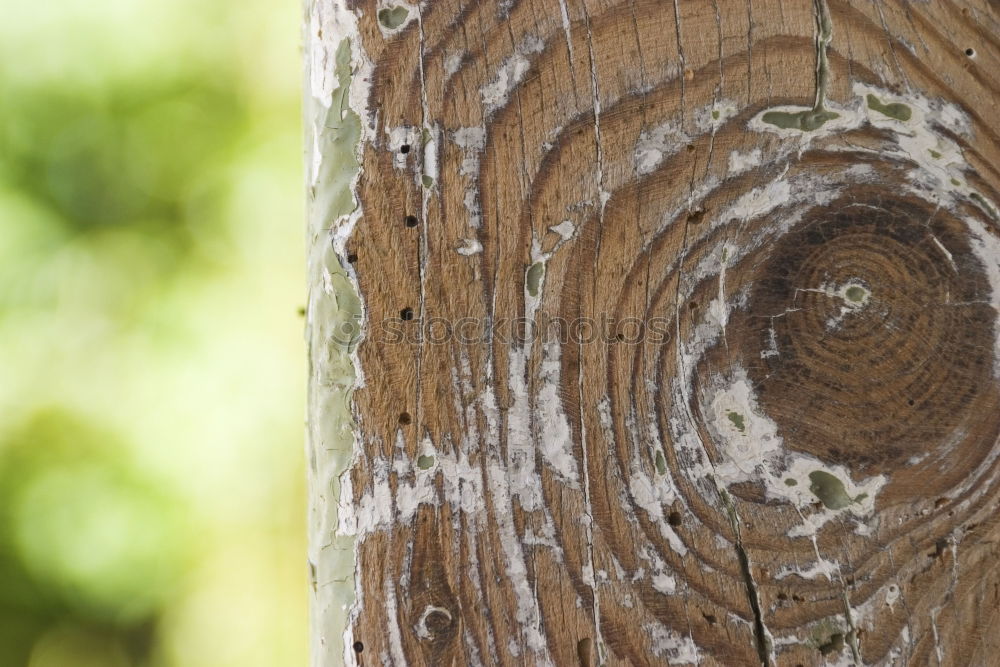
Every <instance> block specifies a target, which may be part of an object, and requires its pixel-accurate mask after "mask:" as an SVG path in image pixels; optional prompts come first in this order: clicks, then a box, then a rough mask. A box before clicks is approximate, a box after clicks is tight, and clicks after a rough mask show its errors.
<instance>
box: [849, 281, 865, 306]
mask: <svg viewBox="0 0 1000 667" xmlns="http://www.w3.org/2000/svg"><path fill="white" fill-rule="evenodd" d="M844 295H845V296H846V297H847V300H848V301H853V302H854V303H861V302H862V301H864V300H865V297H866V296H868V290H866V289H865V288H864V287H859V286H857V285H851V286H850V287H848V288H847V290H846V291H845V292H844Z"/></svg>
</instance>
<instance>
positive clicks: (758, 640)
mask: <svg viewBox="0 0 1000 667" xmlns="http://www.w3.org/2000/svg"><path fill="white" fill-rule="evenodd" d="M716 491H717V492H718V494H719V498H720V499H721V500H722V504H723V505H724V506H725V508H726V513H727V514H728V515H729V523H730V525H731V526H732V528H733V534H734V537H735V540H734V542H733V546H734V547H735V549H736V557H737V559H738V560H739V562H740V572H741V573H742V575H743V583H744V585H745V586H746V590H747V600H748V601H749V603H750V611H751V612H752V613H753V636H754V643H755V644H756V648H757V657H758V658H760V664H761V665H762V667H769V666H770V665H771V664H772V662H771V642H770V640H769V639H768V632H767V628H766V627H765V625H764V614H763V611H761V607H760V595H759V594H758V592H757V582H755V581H754V580H753V574H752V573H751V572H750V558H749V556H747V552H746V549H744V548H743V538H742V536H741V534H740V517H739V514H737V512H736V507H735V506H734V505H733V501H732V499H731V498H730V497H729V493H727V492H726V490H725V489H723V488H721V487H720V486H719V485H718V482H716Z"/></svg>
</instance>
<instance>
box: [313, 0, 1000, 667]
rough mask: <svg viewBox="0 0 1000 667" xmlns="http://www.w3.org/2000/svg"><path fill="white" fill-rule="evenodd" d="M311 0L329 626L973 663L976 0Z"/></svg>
mask: <svg viewBox="0 0 1000 667" xmlns="http://www.w3.org/2000/svg"><path fill="white" fill-rule="evenodd" d="M336 1H337V2H340V0H336ZM312 5H313V12H314V15H313V23H312V24H311V29H312V30H313V34H310V35H309V36H308V37H309V39H310V40H316V41H319V42H322V41H323V40H324V39H326V40H329V39H330V38H329V36H327V37H324V36H323V35H322V34H320V33H321V30H322V28H323V27H327V28H328V29H329V28H330V26H331V25H333V24H335V23H336V24H339V27H338V26H335V27H338V29H339V30H341V32H340V34H341V35H343V34H348V35H350V34H351V31H356V32H353V37H352V40H353V41H352V43H351V48H352V49H353V52H352V53H353V60H352V66H353V71H354V76H355V78H356V80H355V86H356V89H357V88H358V86H360V90H362V91H363V93H364V95H366V96H367V97H366V98H365V97H364V95H362V96H361V98H362V99H361V100H360V101H359V100H357V99H355V100H354V111H356V112H358V113H360V115H361V119H362V125H363V130H364V131H363V132H362V135H363V137H362V144H361V148H360V150H361V153H360V155H361V173H360V177H359V179H358V181H357V183H356V196H357V200H358V203H359V205H360V209H359V211H357V212H356V216H355V218H354V220H355V224H354V227H353V231H351V233H350V235H349V236H347V235H342V236H343V237H344V240H343V242H342V244H341V245H342V248H341V250H342V255H341V257H342V260H343V262H344V266H345V268H346V269H347V270H348V271H349V272H350V274H351V275H352V276H353V277H355V278H356V281H357V286H358V289H359V292H360V295H361V299H362V301H363V304H364V333H363V339H362V340H361V343H360V345H359V346H358V347H357V360H358V362H359V364H360V368H361V371H362V373H363V377H364V380H363V382H362V383H361V386H359V387H358V388H357V390H356V392H355V393H354V396H353V400H354V414H355V415H356V419H357V423H358V425H357V430H356V433H357V436H358V442H357V444H356V446H355V455H354V459H353V462H352V465H351V467H350V469H349V471H348V472H346V473H345V476H344V477H343V478H342V480H341V481H343V482H344V486H343V489H342V492H341V493H342V497H341V501H340V506H341V509H340V515H339V519H338V521H339V527H338V530H339V532H340V535H341V536H344V535H347V536H353V537H354V539H355V540H356V542H355V548H356V563H357V567H356V571H355V576H356V582H355V598H356V599H355V601H354V603H353V606H352V607H351V609H350V613H351V616H350V620H349V624H348V627H347V632H346V635H345V637H346V638H347V643H346V646H345V649H346V650H345V653H344V659H346V660H348V661H356V662H357V663H358V664H364V665H375V664H396V665H401V664H414V665H466V664H470V665H475V664H485V665H535V664H538V665H541V664H556V665H577V664H583V665H597V664H606V665H646V664H699V665H725V666H727V667H728V666H734V665H758V664H776V665H821V664H837V665H851V664H858V665H860V664H866V665H872V664H891V665H937V664H940V665H962V666H965V665H998V664H1000V633H998V632H997V630H996V628H997V624H998V623H1000V613H998V609H1000V606H998V604H1000V573H998V569H997V568H998V564H1000V561H998V550H1000V546H998V543H997V538H998V537H1000V528H998V524H997V508H998V501H1000V480H998V477H997V475H998V472H1000V463H998V460H997V454H998V453H1000V445H998V435H1000V394H998V390H1000V383H998V380H997V377H998V368H1000V343H998V327H997V321H996V320H997V313H998V310H997V309H998V306H1000V227H998V225H1000V220H998V209H997V203H998V202H1000V175H998V171H997V165H1000V137H998V132H1000V121H998V120H997V119H998V110H997V109H998V101H1000V42H998V35H1000V7H998V5H997V4H996V3H995V2H987V1H986V0H970V1H968V2H945V1H941V2H938V1H933V2H929V1H923V2H917V1H913V2H903V1H901V0H887V1H884V2H883V1H878V2H869V1H867V0H828V2H827V1H826V0H815V1H814V0H674V2H670V1H663V0H603V1H599V0H505V1H502V2H494V1H492V0H488V1H483V2H473V1H471V0H470V1H465V0H434V1H432V2H425V3H423V4H422V5H420V6H417V5H399V7H401V8H402V9H400V8H396V7H394V6H392V5H387V4H379V5H376V3H375V2H356V3H350V6H349V7H348V10H349V11H340V12H339V13H338V12H334V10H333V9H332V7H333V2H331V0H314V2H313V3H312ZM380 10H382V11H381V14H380V13H379V12H380ZM324 12H326V13H325V14H324ZM316 16H319V17H320V18H319V20H317V19H316ZM324 17H325V18H324ZM331 17H332V18H331ZM345 17H347V18H346V19H345ZM380 18H381V20H380ZM355 21H356V27H355V24H354V22H355ZM330 53H332V51H330ZM328 55H329V54H328ZM317 66H318V67H328V68H329V70H330V71H331V72H332V71H333V66H334V64H333V62H332V58H328V59H327V60H326V61H321V62H320V63H319V65H317ZM331 76H332V75H331ZM359 77H360V79H358V78H359ZM356 97H358V96H356ZM327 127H328V129H329V127H330V126H327ZM332 131H336V129H335V128H334V129H333V130H332ZM320 133H322V130H320ZM313 205H314V207H315V206H318V204H316V203H314V204H313ZM332 218H333V216H331V217H330V219H329V220H327V223H328V225H327V226H329V225H331V224H334V222H335V221H334V220H333V219H332ZM338 224H339V223H338ZM323 242H324V243H326V244H328V243H329V239H325V240H324V241H323ZM348 255H350V260H351V262H350V263H348V259H347V256H348ZM411 314H412V316H413V317H412V319H409V320H407V319H405V317H406V316H409V315H411ZM463 318H469V319H463ZM517 318H526V320H527V321H531V322H534V323H535V325H536V331H535V333H536V334H537V335H535V336H529V337H521V338H518V337H517V336H513V337H512V336H511V331H512V328H513V329H517V328H518V327H517V325H516V320H517ZM556 318H563V320H564V322H563V324H565V325H567V326H568V327H569V330H568V334H567V335H564V336H563V337H562V338H560V337H559V336H557V335H551V334H552V332H553V328H552V327H548V326H547V324H551V323H552V322H553V321H554V320H556ZM581 318H583V319H585V320H588V321H590V322H592V323H593V324H594V325H595V327H596V328H595V327H592V328H590V329H588V328H586V327H585V326H580V325H578V326H576V327H575V328H574V326H573V325H574V323H575V322H577V321H578V320H580V319H581ZM461 323H464V324H461ZM512 323H514V324H512ZM623 323H624V324H623ZM636 323H639V324H638V325H636ZM460 324H461V326H459V325H460ZM557 324H558V323H557ZM602 325H603V327H602ZM619 325H620V326H619ZM449 326H450V327H451V331H452V335H451V336H448V335H447V331H448V327H449ZM616 327H618V328H616ZM400 332H402V334H403V335H404V337H405V338H406V340H404V341H402V342H400V341H399V340H397V337H398V335H399V333H400ZM419 332H423V334H424V336H425V337H426V336H428V335H432V336H436V337H437V338H436V339H435V340H429V339H426V338H425V339H424V340H422V341H420V340H419V339H418V334H419ZM459 333H460V334H462V335H463V336H464V338H465V340H462V339H460V338H462V336H459V335H458V334H459ZM563 333H564V334H566V333H567V332H566V330H564V331H563ZM442 339H443V340H442ZM314 353H315V348H314ZM319 363H320V364H322V360H320V362H319ZM313 417H314V418H318V417H319V416H317V415H315V414H314V415H313ZM313 447H314V449H315V450H317V451H319V450H322V448H323V443H322V442H318V443H317V442H314V444H313ZM314 455H315V452H314ZM319 455H320V456H322V452H321V451H320V454H319ZM335 481H336V480H332V479H327V480H321V485H325V486H323V489H325V494H324V495H323V496H322V498H321V499H320V500H319V501H318V502H321V503H327V504H329V503H333V502H334V500H333V497H332V495H331V494H330V493H329V491H330V489H331V488H332V486H331V485H332V484H333V483H334V482H335ZM327 528H328V529H330V530H332V528H331V527H329V526H328V527H327ZM331 537H332V536H331V535H323V534H320V535H316V536H314V539H315V540H316V541H317V542H318V543H326V542H329V541H330V539H331ZM317 553H318V554H319V555H318V558H320V559H322V558H324V556H323V551H322V549H319V550H318V551H317ZM314 565H315V564H314ZM341 574H342V575H343V574H347V573H341ZM318 585H319V586H320V587H322V586H323V585H324V584H323V582H322V581H320V582H319V584H318ZM318 613H319V617H320V621H319V623H318V626H319V627H318V630H317V632H318V633H319V641H320V643H321V645H322V646H329V645H333V643H334V642H333V639H332V638H334V637H336V636H338V635H341V634H343V632H344V628H343V627H328V626H326V625H324V623H323V618H324V616H323V614H324V612H323V610H320V611H319V612H318ZM321 652H322V651H321ZM324 659H326V660H329V662H328V663H327V664H335V663H334V661H335V660H336V661H339V660H340V659H341V656H339V655H338V656H336V657H335V658H330V657H327V658H323V656H320V658H319V660H320V661H321V662H322V661H323V660H324Z"/></svg>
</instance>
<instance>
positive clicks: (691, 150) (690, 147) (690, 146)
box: [687, 144, 694, 153]
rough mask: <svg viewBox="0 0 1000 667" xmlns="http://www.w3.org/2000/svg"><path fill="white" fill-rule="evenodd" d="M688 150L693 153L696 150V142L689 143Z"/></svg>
mask: <svg viewBox="0 0 1000 667" xmlns="http://www.w3.org/2000/svg"><path fill="white" fill-rule="evenodd" d="M687 151H688V153H693V152H694V144H688V145H687Z"/></svg>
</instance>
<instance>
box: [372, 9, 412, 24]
mask: <svg viewBox="0 0 1000 667" xmlns="http://www.w3.org/2000/svg"><path fill="white" fill-rule="evenodd" d="M409 17H410V10H409V9H407V8H406V7H403V6H401V5H397V6H395V7H386V8H385V9H383V10H381V11H379V13H378V22H379V23H381V24H382V26H383V27H385V28H386V29H387V30H395V29H396V28H398V27H399V26H401V25H403V24H404V23H406V19H408V18H409Z"/></svg>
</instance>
